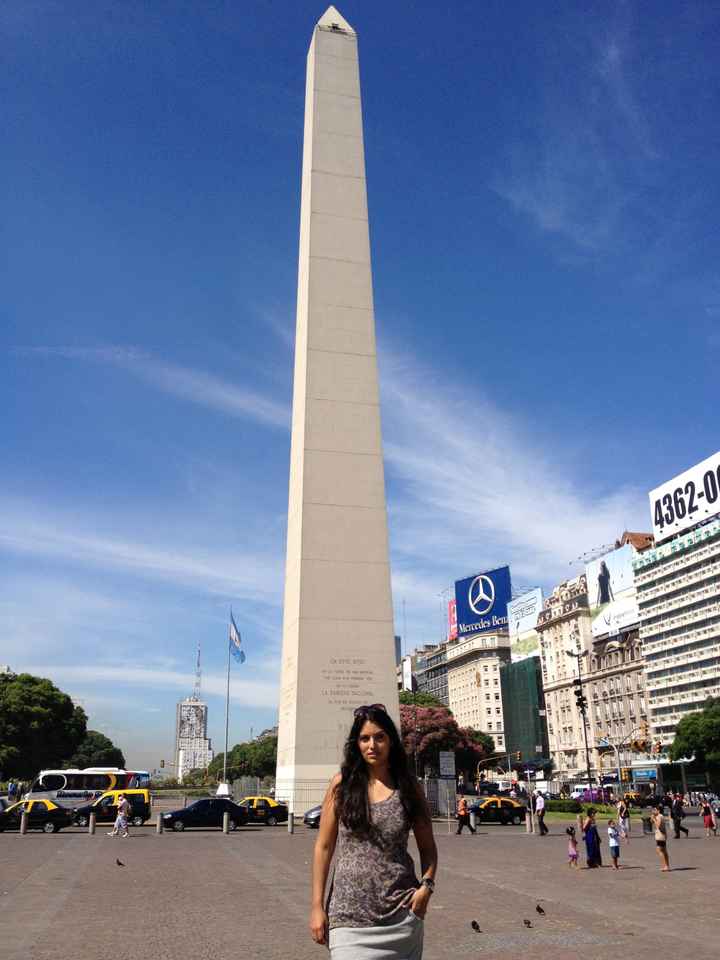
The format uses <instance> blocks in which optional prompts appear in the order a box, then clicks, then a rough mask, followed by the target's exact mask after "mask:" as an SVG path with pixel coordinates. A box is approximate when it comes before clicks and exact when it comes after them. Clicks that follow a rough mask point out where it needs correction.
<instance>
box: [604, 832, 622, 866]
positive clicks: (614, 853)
mask: <svg viewBox="0 0 720 960" xmlns="http://www.w3.org/2000/svg"><path fill="white" fill-rule="evenodd" d="M607 831H608V846H609V847H610V859H611V860H612V862H613V867H614V869H615V870H619V869H620V865H619V863H618V861H619V860H620V830H619V828H618V825H617V823H616V822H615V821H614V820H609V821H608V828H607Z"/></svg>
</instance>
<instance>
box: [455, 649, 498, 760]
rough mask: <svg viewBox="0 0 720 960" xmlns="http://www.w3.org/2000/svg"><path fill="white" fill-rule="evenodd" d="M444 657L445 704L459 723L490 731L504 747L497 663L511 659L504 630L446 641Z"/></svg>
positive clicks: (496, 743)
mask: <svg viewBox="0 0 720 960" xmlns="http://www.w3.org/2000/svg"><path fill="white" fill-rule="evenodd" d="M446 657H447V689H448V706H449V708H450V709H451V710H452V712H453V715H454V717H455V719H456V720H457V722H458V724H459V725H460V726H461V727H473V728H474V729H475V730H482V731H483V732H484V733H488V734H490V736H492V738H493V739H494V741H495V746H496V748H497V749H498V750H504V749H505V725H504V722H503V705H502V688H501V685H500V667H501V666H502V665H503V664H505V663H509V662H510V638H509V636H508V633H507V630H500V631H497V632H493V633H478V634H472V635H470V636H465V637H462V638H461V639H458V640H453V641H449V642H448V644H447V652H446Z"/></svg>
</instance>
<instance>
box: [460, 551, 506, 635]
mask: <svg viewBox="0 0 720 960" xmlns="http://www.w3.org/2000/svg"><path fill="white" fill-rule="evenodd" d="M511 596H512V588H511V583H510V567H498V568H497V570H488V571H487V572H485V573H479V574H478V575H477V576H476V577H467V579H465V580H458V581H456V583H455V604H456V609H457V633H458V637H464V636H467V635H468V634H471V633H488V632H489V631H491V630H501V629H504V628H506V627H507V625H508V617H507V606H508V603H509V602H510V598H511Z"/></svg>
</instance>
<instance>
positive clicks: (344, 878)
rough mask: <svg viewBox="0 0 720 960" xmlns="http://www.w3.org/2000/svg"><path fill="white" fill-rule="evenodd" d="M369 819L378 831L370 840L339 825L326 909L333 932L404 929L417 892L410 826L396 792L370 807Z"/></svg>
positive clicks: (417, 884)
mask: <svg viewBox="0 0 720 960" xmlns="http://www.w3.org/2000/svg"><path fill="white" fill-rule="evenodd" d="M370 818H371V820H372V823H373V825H374V827H375V831H376V836H375V838H374V839H372V840H370V839H366V838H362V837H357V836H355V835H354V834H353V833H351V832H350V831H349V830H348V829H347V827H345V826H343V824H342V823H340V824H339V825H338V843H337V850H336V853H335V876H334V878H333V882H332V888H331V892H330V902H329V905H328V920H329V922H330V928H331V929H332V928H334V927H374V926H382V925H386V924H392V923H400V922H401V921H402V920H404V919H405V917H406V916H407V910H408V906H409V904H410V901H411V899H412V896H413V894H414V893H415V891H416V890H417V888H418V886H419V883H418V879H417V877H416V875H415V864H414V863H413V860H412V857H411V856H410V854H409V853H408V850H407V844H408V836H409V833H410V824H409V823H408V819H407V815H406V813H405V810H404V809H403V805H402V803H401V802H400V796H399V794H398V792H397V790H396V791H395V792H394V793H393V794H391V795H390V796H389V797H388V798H387V800H381V801H380V803H373V804H371V805H370Z"/></svg>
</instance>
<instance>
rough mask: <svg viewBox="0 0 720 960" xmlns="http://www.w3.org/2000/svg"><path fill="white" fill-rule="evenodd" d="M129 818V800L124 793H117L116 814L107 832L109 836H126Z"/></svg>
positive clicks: (127, 834)
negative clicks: (111, 826)
mask: <svg viewBox="0 0 720 960" xmlns="http://www.w3.org/2000/svg"><path fill="white" fill-rule="evenodd" d="M129 819H130V801H129V800H128V798H127V797H126V796H125V794H124V793H119V794H118V808H117V816H116V817H115V823H114V824H113V828H112V830H111V831H110V833H109V834H108V836H109V837H117V836H118V834H119V835H120V836H121V837H128V836H129V833H128V820H129Z"/></svg>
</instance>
